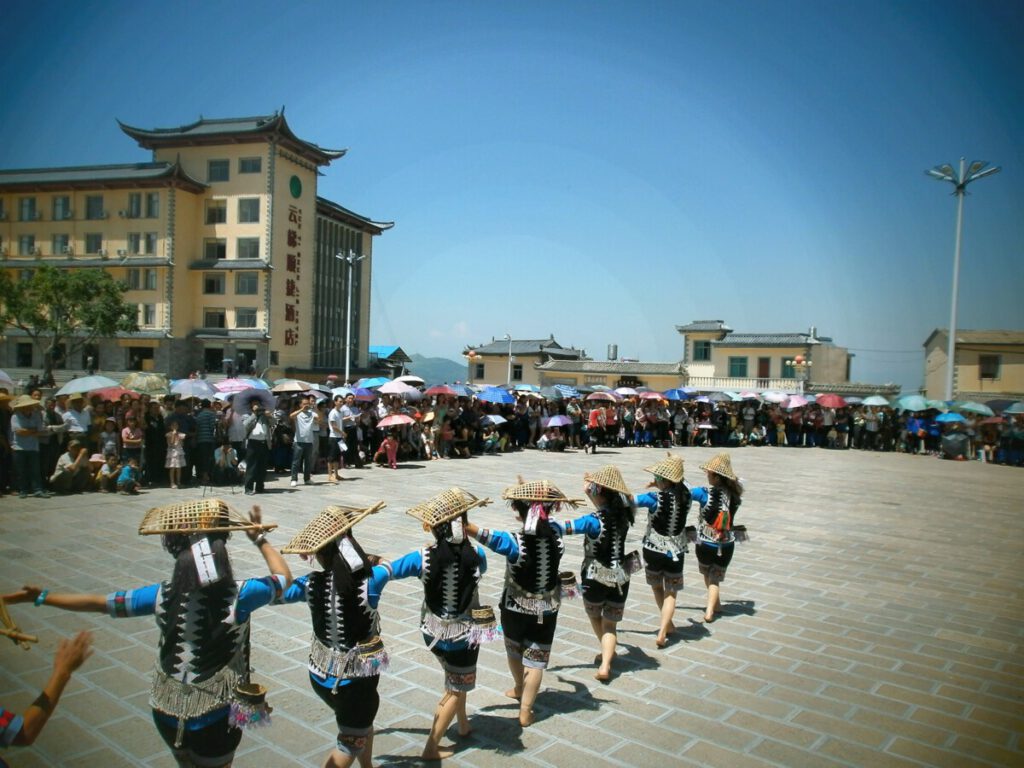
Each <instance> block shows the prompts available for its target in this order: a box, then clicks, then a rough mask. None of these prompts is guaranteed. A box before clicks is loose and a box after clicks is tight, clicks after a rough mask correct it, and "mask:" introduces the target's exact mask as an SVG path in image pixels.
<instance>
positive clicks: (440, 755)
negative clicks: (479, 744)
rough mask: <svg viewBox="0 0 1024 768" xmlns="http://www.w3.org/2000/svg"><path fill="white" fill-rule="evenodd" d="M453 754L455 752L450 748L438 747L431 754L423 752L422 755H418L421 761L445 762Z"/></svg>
mask: <svg viewBox="0 0 1024 768" xmlns="http://www.w3.org/2000/svg"><path fill="white" fill-rule="evenodd" d="M454 754H455V750H454V749H452V748H451V747H438V748H437V749H435V750H433V751H431V752H428V751H427V750H423V754H421V755H420V758H422V759H423V760H445V759H447V758H449V757H451V756H452V755H454Z"/></svg>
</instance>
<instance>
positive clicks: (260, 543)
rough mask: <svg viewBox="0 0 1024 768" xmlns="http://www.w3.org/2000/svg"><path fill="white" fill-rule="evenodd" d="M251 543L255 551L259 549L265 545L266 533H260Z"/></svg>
mask: <svg viewBox="0 0 1024 768" xmlns="http://www.w3.org/2000/svg"><path fill="white" fill-rule="evenodd" d="M252 543H253V544H255V545H256V547H257V549H258V548H259V547H262V546H263V545H264V544H266V543H267V534H266V532H263V533H261V534H260V535H259V536H257V537H256V538H255V539H253V540H252Z"/></svg>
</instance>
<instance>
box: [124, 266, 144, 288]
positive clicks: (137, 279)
mask: <svg viewBox="0 0 1024 768" xmlns="http://www.w3.org/2000/svg"><path fill="white" fill-rule="evenodd" d="M141 276H142V270H140V269H129V270H128V275H127V276H126V278H125V281H124V282H125V285H127V286H128V290H130V291H137V290H138V289H139V286H140V285H141V283H142V277H141Z"/></svg>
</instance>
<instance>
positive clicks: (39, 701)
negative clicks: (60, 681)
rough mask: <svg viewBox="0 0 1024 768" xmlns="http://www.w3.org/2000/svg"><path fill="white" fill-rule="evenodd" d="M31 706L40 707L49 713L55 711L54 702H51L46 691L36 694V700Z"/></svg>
mask: <svg viewBox="0 0 1024 768" xmlns="http://www.w3.org/2000/svg"><path fill="white" fill-rule="evenodd" d="M30 706H33V707H39V708H40V709H41V710H43V712H45V713H46V714H48V715H49V714H51V713H52V712H53V702H51V701H50V697H49V696H47V695H46V691H42V692H40V694H39V695H38V696H36V700H35V701H33V702H32V704H31V705H30Z"/></svg>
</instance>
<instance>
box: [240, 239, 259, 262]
mask: <svg viewBox="0 0 1024 768" xmlns="http://www.w3.org/2000/svg"><path fill="white" fill-rule="evenodd" d="M259 257H260V239H259V238H258V237H240V238H238V251H237V253H236V254H235V258H236V259H258V258H259Z"/></svg>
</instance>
